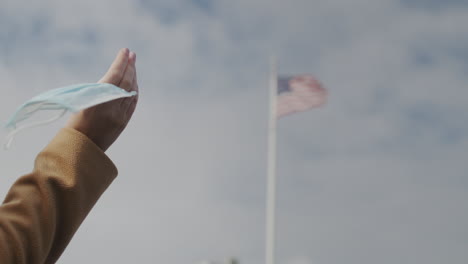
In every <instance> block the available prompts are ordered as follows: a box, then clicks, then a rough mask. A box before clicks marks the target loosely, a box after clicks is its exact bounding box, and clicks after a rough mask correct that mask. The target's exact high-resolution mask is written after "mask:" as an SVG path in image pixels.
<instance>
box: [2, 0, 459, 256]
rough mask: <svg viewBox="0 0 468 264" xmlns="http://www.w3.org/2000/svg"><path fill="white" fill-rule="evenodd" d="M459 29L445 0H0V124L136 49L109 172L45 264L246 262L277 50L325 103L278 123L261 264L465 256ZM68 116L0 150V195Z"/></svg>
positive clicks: (287, 70)
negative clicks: (130, 93) (271, 254)
mask: <svg viewBox="0 0 468 264" xmlns="http://www.w3.org/2000/svg"><path fill="white" fill-rule="evenodd" d="M467 24H468V2H466V1H462V0H445V1H442V0H427V1H422V0H354V1H348V0H328V1H308V0H290V1H279V0H271V1H266V0H237V1H228V0H217V1H214V0H192V1H190V0H171V1H169V0H161V1H151V0H112V1H111V0H102V1H91V0H80V1H78V0H71V1H59V0H43V1H26V0H0V89H1V90H0V91H1V93H2V95H1V96H0V99H1V100H0V121H2V120H3V121H2V122H6V120H7V119H8V117H9V116H10V115H11V114H12V113H13V112H14V110H15V109H16V107H17V106H19V105H20V104H22V103H23V102H24V101H26V100H28V99H29V98H31V97H33V96H34V95H36V94H38V93H40V92H43V91H47V90H49V89H53V88H57V87H61V86H65V85H69V84H74V83H84V82H95V81H97V80H98V79H100V77H101V76H102V75H103V74H104V73H105V71H106V70H107V67H108V66H109V64H110V63H111V62H112V60H113V57H114V56H115V54H116V53H117V51H118V50H119V49H120V48H123V47H128V48H130V49H132V50H134V51H135V52H136V53H137V57H138V58H137V67H138V74H139V84H140V85H139V86H140V102H139V105H138V107H137V110H136V112H135V115H134V118H133V119H132V121H131V122H130V124H129V126H128V127H127V129H126V131H124V133H123V134H122V135H121V137H120V138H119V140H118V141H117V142H116V143H115V144H114V145H113V146H112V147H111V148H110V149H109V150H108V152H107V154H108V155H109V157H110V158H111V159H112V160H113V161H114V163H115V164H116V166H117V167H118V169H119V176H118V178H117V179H116V180H115V181H114V182H113V184H112V185H111V186H110V187H109V189H108V190H107V191H106V192H105V193H104V195H103V196H102V197H101V199H100V200H99V202H98V203H97V204H96V206H95V207H94V208H93V210H92V211H91V213H90V214H89V216H88V217H87V219H86V220H85V221H84V223H83V224H82V226H81V228H80V229H79V231H78V232H77V233H76V235H75V236H74V238H73V240H72V242H71V243H70V245H69V246H68V248H67V249H66V251H65V252H64V254H63V255H62V257H61V259H60V260H59V262H58V263H72V264H73V263H168V264H179V263H200V262H201V261H203V260H222V259H225V258H228V257H231V256H233V257H236V258H238V259H239V260H240V263H246V264H247V263H249V264H250V263H252V264H260V263H264V236H265V232H264V229H265V227H264V222H265V217H264V214H265V190H266V186H265V183H266V160H267V138H266V131H267V116H268V76H269V65H268V64H269V57H270V56H271V55H272V54H275V55H276V56H277V57H278V62H279V71H280V72H281V73H282V74H286V75H288V74H300V73H312V74H314V75H315V76H316V77H317V78H319V79H320V81H321V82H322V83H323V84H324V85H325V86H326V87H327V89H328V91H329V100H328V103H327V104H326V106H325V107H322V108H318V109H314V110H312V111H309V112H303V113H298V114H295V115H292V116H289V117H285V118H283V119H281V120H280V121H279V123H278V139H277V140H278V164H277V167H278V184H279V186H278V209H277V217H278V221H277V232H278V234H277V254H276V255H277V263H278V264H342V263H346V264H358V263H359V264H371V263H372V264H373V263H380V264H387V263H388V264H394V263H399V264H404V263H424V264H439V263H451V264H457V263H465V262H466V260H467V259H468V253H467V252H468V251H467V250H466V249H467V248H468V226H467V225H466V223H467V222H468V204H467V203H466V201H467V199H468V177H467V176H466V171H468V164H467V162H466V156H467V154H468V125H467V124H466V122H464V119H465V118H466V113H467V112H468V104H467V97H468V91H467V90H466V86H467V84H468V77H467V76H468V28H467V27H466V25H467ZM65 120H66V119H65V118H64V119H62V120H60V121H57V122H56V123H54V124H53V125H50V126H47V127H41V128H35V129H32V130H30V131H25V132H23V133H21V134H19V135H18V136H17V138H16V140H15V141H14V143H13V146H12V149H11V150H9V151H3V150H2V151H0V162H1V163H0V164H1V165H0V168H1V169H0V174H1V175H2V177H1V178H0V192H1V193H3V194H6V192H7V191H8V188H9V186H10V185H11V184H12V183H13V182H14V180H15V179H16V178H17V177H19V176H20V175H22V174H25V173H28V172H29V171H31V169H32V166H33V160H34V158H35V156H36V155H37V153H38V152H39V151H40V150H41V149H42V148H43V147H44V146H45V145H46V144H47V142H48V141H49V140H51V139H52V138H53V136H54V134H55V133H56V132H57V131H58V129H59V128H60V127H61V126H63V124H64V122H65ZM5 135H6V131H2V132H1V133H0V136H1V137H4V136H5Z"/></svg>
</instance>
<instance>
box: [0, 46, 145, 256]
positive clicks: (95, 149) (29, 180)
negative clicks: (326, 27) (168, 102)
mask: <svg viewBox="0 0 468 264" xmlns="http://www.w3.org/2000/svg"><path fill="white" fill-rule="evenodd" d="M135 60H136V56H135V53H133V52H129V50H128V49H123V50H121V51H120V52H119V54H118V55H117V57H116V59H115V61H114V62H113V64H112V65H111V67H110V68H109V71H108V72H107V73H106V74H105V75H104V77H103V78H102V79H101V80H100V82H106V83H111V84H114V85H117V86H119V87H121V88H123V89H126V90H127V91H132V90H133V91H137V90H138V85H137V80H136V68H135ZM137 100H138V98H137V97H131V98H124V99H118V100H114V101H111V102H108V103H104V104H101V105H97V106H94V107H91V108H88V109H85V110H83V111H81V112H79V113H77V114H75V115H73V116H72V117H71V118H70V120H69V121H68V123H67V125H66V126H65V128H63V129H62V130H61V131H60V132H59V133H58V134H57V136H56V137H55V138H54V139H53V140H52V141H51V143H50V144H49V145H48V146H47V147H46V148H45V149H44V150H43V151H42V152H41V153H40V154H39V155H38V156H37V158H36V162H35V166H34V170H33V172H32V173H30V174H28V175H25V176H23V177H21V178H19V179H18V180H17V181H16V182H15V183H14V184H13V186H12V187H11V188H10V191H9V192H8V194H7V196H6V198H5V200H4V203H3V204H2V205H1V206H0V263H2V264H13V263H14V264H19V263H28V264H29V263H38V264H43V263H55V261H57V259H58V258H59V257H60V255H61V254H62V252H63V250H64V249H65V248H66V246H67V245H68V243H69V242H70V240H71V238H72V237H73V235H74V233H75V232H76V230H77V229H78V227H79V226H80V224H81V223H82V221H83V220H84V219H85V217H86V216H87V214H88V213H89V211H90V210H91V208H92V207H93V206H94V204H95V203H96V202H97V200H98V199H99V197H100V196H101V194H102V193H103V192H104V191H105V190H106V188H107V187H108V186H109V185H110V183H111V182H112V180H113V179H114V178H115V177H116V175H117V169H116V168H115V166H114V165H113V163H112V162H111V161H110V159H109V158H108V157H107V156H106V155H105V154H104V151H105V150H107V148H109V146H110V145H112V143H113V142H114V141H115V140H116V139H117V138H118V137H119V135H120V133H121V132H122V131H123V129H124V128H125V127H126V125H127V124H128V122H129V120H130V118H131V116H132V114H133V112H134V110H135V106H136V103H137Z"/></svg>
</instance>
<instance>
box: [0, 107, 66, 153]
mask: <svg viewBox="0 0 468 264" xmlns="http://www.w3.org/2000/svg"><path fill="white" fill-rule="evenodd" d="M36 110H37V109H36ZM33 112H35V111H33ZM66 113H67V109H64V110H63V111H62V112H61V113H60V114H59V115H57V116H54V117H53V118H50V119H48V120H45V121H40V122H35V123H32V124H29V125H25V126H22V127H19V128H15V129H14V130H13V131H11V132H10V133H9V134H8V135H7V136H6V138H5V143H4V145H3V148H4V149H9V148H10V146H11V143H12V142H13V139H14V137H15V135H16V134H18V132H20V131H23V130H25V129H28V128H33V127H38V126H43V125H47V124H49V123H52V122H54V121H56V120H58V119H60V118H61V117H62V116H64V115H65V114H66Z"/></svg>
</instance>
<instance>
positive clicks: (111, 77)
mask: <svg viewBox="0 0 468 264" xmlns="http://www.w3.org/2000/svg"><path fill="white" fill-rule="evenodd" d="M135 62H136V54H135V53H134V52H130V51H129V50H128V49H121V50H120V51H119V53H118V54H117V57H116V58H115V60H114V62H113V63H112V65H111V66H110V68H109V70H108V71H107V73H106V74H105V75H104V77H102V79H101V80H100V81H99V83H110V84H113V85H116V86H118V87H120V88H122V89H125V90H126V91H136V92H138V83H137V76H136V67H135ZM137 102H138V94H137V95H136V96H132V97H127V98H122V99H117V100H114V101H110V102H107V103H103V104H100V105H96V106H93V107H91V108H88V109H85V110H82V111H80V112H78V113H76V114H74V115H72V116H71V117H70V119H69V120H68V122H67V124H66V127H69V128H73V129H75V130H78V131H80V132H81V133H83V134H85V135H86V136H87V137H88V138H89V139H91V140H92V141H93V142H94V143H95V144H96V145H98V146H99V147H100V148H101V149H102V150H103V151H106V150H107V149H108V148H109V147H110V146H111V145H112V143H114V141H115V140H116V139H117V138H118V137H119V135H120V133H122V131H123V130H124V129H125V127H126V126H127V124H128V122H129V121H130V118H131V117H132V114H133V112H134V111H135V107H136V105H137Z"/></svg>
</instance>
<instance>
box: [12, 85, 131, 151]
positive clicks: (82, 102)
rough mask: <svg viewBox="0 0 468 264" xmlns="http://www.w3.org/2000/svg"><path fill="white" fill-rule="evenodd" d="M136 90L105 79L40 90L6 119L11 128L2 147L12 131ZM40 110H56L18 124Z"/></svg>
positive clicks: (46, 122) (15, 131) (129, 95)
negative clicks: (32, 120) (49, 116)
mask: <svg viewBox="0 0 468 264" xmlns="http://www.w3.org/2000/svg"><path fill="white" fill-rule="evenodd" d="M136 94H137V93H136V92H135V91H133V92H127V91H125V90H124V89H121V88H119V87H117V86H115V85H112V84H108V83H86V84H77V85H71V86H66V87H62V88H58V89H54V90H50V91H48V92H45V93H42V94H40V95H38V96H36V97H34V98H32V99H31V100H29V101H27V102H26V103H24V104H23V105H21V106H20V107H19V108H18V109H17V110H16V112H15V114H13V116H12V117H11V118H10V120H9V121H8V122H7V124H6V125H5V128H7V129H9V130H11V132H10V134H9V135H8V136H7V139H6V143H5V148H7V149H8V148H9V146H10V144H11V142H12V141H13V137H14V136H15V134H16V133H18V132H19V131H21V130H23V129H26V128H31V127H36V126H40V125H46V124H49V123H51V122H54V121H55V120H57V119H59V118H61V117H62V116H63V115H65V113H66V112H67V111H71V112H78V111H81V110H83V109H86V108H89V107H92V106H95V105H98V104H102V103H105V102H109V101H112V100H115V99H119V98H124V97H131V96H134V95H136ZM41 110H57V114H56V115H55V116H53V117H52V118H50V119H48V120H43V121H40V122H36V123H30V124H25V125H23V126H20V127H18V123H20V122H24V121H25V120H27V119H28V118H30V117H31V116H32V115H33V114H34V113H35V112H37V111H41Z"/></svg>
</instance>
